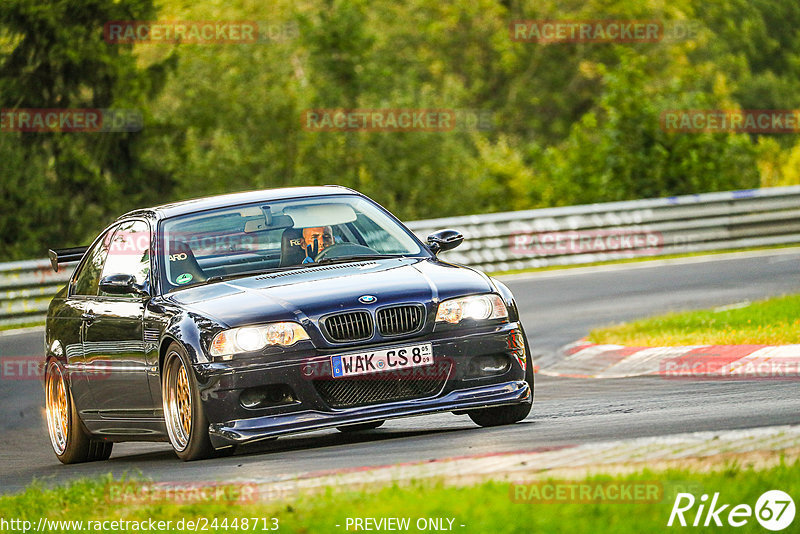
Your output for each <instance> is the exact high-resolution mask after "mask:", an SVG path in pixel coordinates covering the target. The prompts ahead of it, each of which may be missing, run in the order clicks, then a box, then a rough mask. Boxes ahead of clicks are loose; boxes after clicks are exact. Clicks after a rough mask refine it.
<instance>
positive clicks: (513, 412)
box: [467, 330, 533, 427]
mask: <svg viewBox="0 0 800 534" xmlns="http://www.w3.org/2000/svg"><path fill="white" fill-rule="evenodd" d="M522 338H523V340H524V343H525V355H526V361H525V382H527V383H528V386H530V388H531V396H530V398H529V399H528V400H527V401H526V402H525V403H523V404H510V405H508V406H497V407H495V408H483V409H480V410H470V411H469V412H467V415H469V418H470V419H472V421H473V422H474V423H475V424H476V425H479V426H483V427H489V426H500V425H510V424H513V423H518V422H520V421H522V420H523V419H525V418H526V417H528V414H530V413H531V408H532V407H533V357H532V356H531V350H530V345H529V344H528V338H527V336H525V331H524V330H523V331H522Z"/></svg>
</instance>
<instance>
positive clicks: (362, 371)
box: [331, 343, 433, 378]
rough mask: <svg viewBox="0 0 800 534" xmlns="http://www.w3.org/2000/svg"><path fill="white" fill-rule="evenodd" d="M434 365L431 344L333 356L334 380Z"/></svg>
mask: <svg viewBox="0 0 800 534" xmlns="http://www.w3.org/2000/svg"><path fill="white" fill-rule="evenodd" d="M432 363H433V346H432V345H431V344H430V343H424V344H422V345H408V346H406V347H396V348H393V349H383V350H371V351H369V352H357V353H353V354H342V355H341V356H331V369H332V370H333V377H334V378H341V377H343V376H356V375H366V374H370V373H380V372H383V371H394V370H397V369H408V368H409V367H419V366H422V365H431V364H432Z"/></svg>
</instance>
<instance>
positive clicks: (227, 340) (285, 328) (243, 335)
mask: <svg viewBox="0 0 800 534" xmlns="http://www.w3.org/2000/svg"><path fill="white" fill-rule="evenodd" d="M304 339H308V334H307V333H306V331H305V329H303V327H302V326H300V325H299V324H297V323H291V322H286V323H270V324H265V325H260V326H243V327H241V328H232V329H230V330H223V331H222V332H219V333H218V334H217V335H216V336H214V339H213V340H212V341H211V350H210V351H209V352H210V353H211V355H212V356H230V355H233V354H236V353H239V352H254V351H257V350H261V349H263V348H264V347H266V346H267V345H278V346H281V347H288V346H290V345H294V344H295V343H297V342H298V341H302V340H304Z"/></svg>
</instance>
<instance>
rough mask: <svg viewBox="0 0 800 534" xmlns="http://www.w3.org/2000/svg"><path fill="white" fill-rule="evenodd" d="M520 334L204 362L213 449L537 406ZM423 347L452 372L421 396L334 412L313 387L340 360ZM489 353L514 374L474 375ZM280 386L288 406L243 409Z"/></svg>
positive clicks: (203, 392) (452, 333)
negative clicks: (252, 396) (259, 391)
mask: <svg viewBox="0 0 800 534" xmlns="http://www.w3.org/2000/svg"><path fill="white" fill-rule="evenodd" d="M521 335H522V334H521V328H520V325H519V323H505V324H499V325H494V326H488V327H483V328H481V329H471V330H469V331H468V332H464V331H462V330H458V329H451V330H447V331H444V332H438V333H437V332H434V333H428V334H426V335H424V336H418V337H411V338H406V339H403V340H396V341H394V342H392V343H383V344H381V345H377V346H376V345H373V346H370V347H358V346H351V347H347V348H342V349H339V350H335V351H331V350H326V351H321V350H317V349H314V348H310V350H309V348H306V349H304V350H298V351H295V352H293V353H291V354H288V353H287V354H282V355H280V356H279V357H274V358H270V357H264V358H259V359H250V360H241V361H237V360H232V361H230V362H215V363H207V364H199V365H196V366H195V373H196V376H197V378H198V383H199V384H200V396H201V400H202V402H203V407H204V409H205V412H206V416H207V418H208V420H209V423H210V425H209V432H210V436H211V441H212V444H213V445H214V446H215V447H223V446H226V445H230V444H231V443H245V442H250V441H255V440H259V439H264V438H269V437H273V436H279V435H285V434H293V433H299V432H308V431H312V430H319V429H324V428H330V427H337V426H343V425H349V424H358V423H365V422H369V421H376V420H384V419H394V418H399V417H409V416H414V415H423V414H429V413H435V412H444V411H458V410H465V409H475V408H486V407H491V406H500V405H509V404H518V403H526V402H531V400H532V395H533V392H532V390H531V387H530V385H529V384H528V383H527V382H526V381H525V376H526V373H525V368H524V366H525V365H527V366H530V365H531V362H530V361H529V359H530V355H526V354H525V351H524V348H523V347H522V345H521V343H520V342H519V340H520V336H521ZM419 343H431V344H432V346H433V355H434V363H435V364H436V365H438V366H439V367H438V368H441V369H446V376H442V380H441V384H440V386H439V387H437V388H436V390H435V391H430V392H428V394H426V395H425V396H424V397H422V398H416V397H415V398H411V399H407V400H391V401H385V402H384V401H378V402H370V403H369V404H368V405H355V406H352V407H339V408H335V407H332V405H331V403H330V399H328V401H327V402H326V398H325V397H324V394H323V393H321V389H320V388H319V387H318V383H315V377H317V378H318V375H317V374H314V373H310V371H309V369H319V368H320V366H325V365H329V362H330V358H331V356H333V355H335V354H344V353H348V352H358V351H363V350H377V349H383V348H390V347H402V346H405V345H414V344H419ZM487 355H493V356H497V355H504V356H506V357H507V358H508V361H509V365H508V368H507V369H505V370H504V371H498V373H497V374H494V375H492V376H475V374H474V373H475V365H474V362H475V361H476V358H481V357H484V356H487ZM374 376H376V377H379V375H374ZM333 380H339V379H333ZM315 384H317V385H315ZM276 385H280V386H281V387H286V388H289V389H290V390H291V391H292V398H291V399H290V401H288V402H284V403H281V404H280V405H275V406H266V407H260V408H256V409H253V408H245V407H244V406H243V404H242V402H241V400H240V397H241V396H242V393H243V392H245V391H247V390H249V389H251V388H258V387H263V386H269V387H272V386H276Z"/></svg>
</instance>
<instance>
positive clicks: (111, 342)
mask: <svg viewBox="0 0 800 534" xmlns="http://www.w3.org/2000/svg"><path fill="white" fill-rule="evenodd" d="M114 274H128V275H133V277H134V278H135V280H136V283H137V285H139V286H140V287H142V288H146V287H147V286H148V282H149V276H150V226H149V224H148V223H147V221H145V220H140V219H134V220H128V221H124V222H122V223H121V224H120V225H119V226H118V227H117V230H116V232H115V233H114V236H113V237H112V239H111V243H110V246H109V249H108V254H107V259H106V261H105V264H104V265H103V270H102V275H101V277H100V279H101V280H102V278H104V277H106V276H110V275H114ZM146 302H147V298H146V297H143V296H142V295H139V294H133V293H131V294H127V295H111V294H107V293H104V292H103V291H102V289H100V288H99V287H98V291H97V295H96V296H95V298H94V299H92V300H91V305H90V306H89V307H88V308H87V310H86V314H87V316H90V317H91V320H90V321H88V322H87V324H86V326H85V327H84V338H83V347H84V354H85V358H86V365H87V370H91V371H94V372H95V373H96V375H97V379H95V380H91V373H89V377H90V388H91V391H92V397H93V398H94V402H95V403H96V405H97V408H98V410H99V413H100V415H101V416H102V417H103V418H113V419H118V418H124V419H131V418H147V417H153V416H154V411H153V398H152V395H151V394H150V385H149V379H148V372H149V369H150V365H149V364H148V360H147V353H146V351H145V343H144V335H143V322H144V309H145V304H146Z"/></svg>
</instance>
